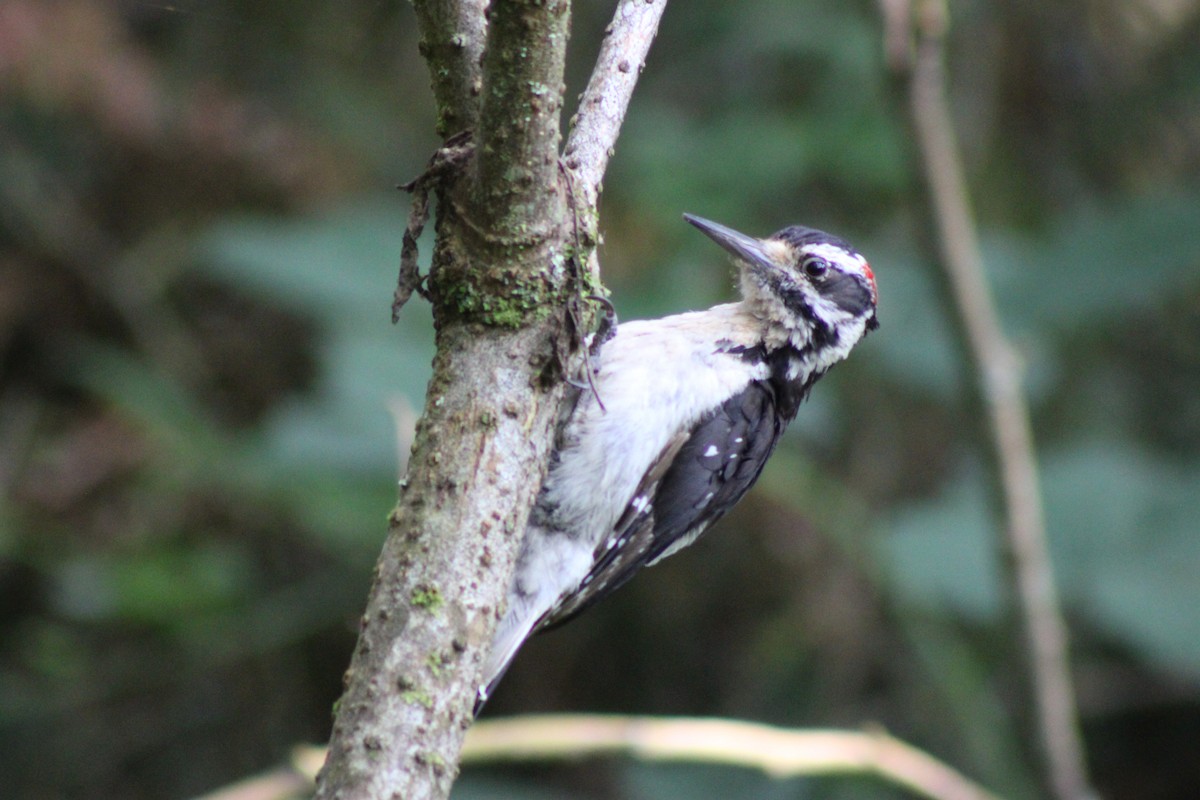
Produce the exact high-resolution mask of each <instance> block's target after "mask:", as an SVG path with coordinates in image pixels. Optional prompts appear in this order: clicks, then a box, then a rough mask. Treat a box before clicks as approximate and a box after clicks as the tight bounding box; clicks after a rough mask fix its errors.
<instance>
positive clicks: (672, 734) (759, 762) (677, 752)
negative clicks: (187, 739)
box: [202, 714, 998, 800]
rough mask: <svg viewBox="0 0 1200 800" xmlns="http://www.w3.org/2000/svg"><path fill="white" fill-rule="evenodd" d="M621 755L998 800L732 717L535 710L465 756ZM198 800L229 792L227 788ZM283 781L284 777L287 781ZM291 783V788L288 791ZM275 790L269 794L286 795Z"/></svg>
mask: <svg viewBox="0 0 1200 800" xmlns="http://www.w3.org/2000/svg"><path fill="white" fill-rule="evenodd" d="M604 755H625V756H630V757H632V758H639V759H642V760H643V761H677V762H689V763H699V764H726V765H730V766H736V767H746V768H748V769H757V770H759V771H761V772H764V773H766V774H767V775H769V776H770V777H772V778H778V779H783V778H794V777H800V776H805V775H874V776H876V777H879V778H881V779H882V780H885V781H888V782H889V783H892V784H895V785H897V786H902V787H904V788H906V789H908V790H910V791H912V792H914V793H916V794H918V795H921V796H922V797H927V798H930V800H998V798H997V796H996V795H995V794H993V793H991V792H990V791H988V790H987V789H985V788H983V787H982V786H979V785H978V784H977V783H975V782H973V781H972V780H970V779H969V778H967V777H965V776H964V775H962V773H960V772H958V771H957V770H955V769H954V768H953V767H950V766H948V765H947V764H945V763H943V762H941V761H939V760H938V759H936V758H934V757H933V756H931V755H929V754H928V753H926V752H924V751H923V750H918V749H917V748H915V747H913V746H912V745H909V744H906V743H905V742H902V741H900V740H899V739H896V738H895V737H893V736H891V735H889V734H887V733H886V732H884V731H883V730H867V731H839V730H788V729H784V728H776V727H772V726H769V725H759V724H756V723H751V722H740V721H736V720H726V719H688V718H680V717H677V718H670V717H617V716H596V715H565V714H564V715H557V714H548V715H531V716H521V717H512V718H509V719H490V720H484V721H482V722H477V723H476V724H475V727H473V728H472V729H471V730H470V731H469V732H468V733H467V739H466V742H465V743H464V745H463V751H462V761H463V763H464V764H465V763H475V764H479V763H488V762H496V761H513V762H525V761H549V760H560V759H563V760H565V759H578V758H585V757H588V756H604ZM324 758H325V753H324V749H323V748H319V747H298V748H296V749H295V751H294V752H293V753H292V767H291V770H286V769H283V770H273V771H272V772H270V773H267V775H265V776H263V777H264V778H266V777H270V778H272V779H273V780H279V776H280V774H287V773H289V772H290V773H291V774H292V775H293V776H295V778H296V779H297V780H300V779H303V778H304V777H307V778H308V779H309V780H311V779H312V777H313V776H314V775H316V772H317V769H318V768H319V767H320V766H321V762H322V761H323V760H324ZM256 780H260V779H253V778H252V779H248V780H247V781H244V782H242V783H239V784H235V785H234V786H233V787H229V788H228V789H225V790H221V791H218V792H215V793H213V794H211V795H208V796H206V797H204V798H203V799H202V800H233V798H234V795H232V794H227V792H230V790H231V789H234V788H236V787H239V786H242V785H251V784H252V782H253V781H256ZM281 785H285V784H282V782H281ZM292 791H294V789H292ZM280 796H281V795H278V794H269V795H264V797H280Z"/></svg>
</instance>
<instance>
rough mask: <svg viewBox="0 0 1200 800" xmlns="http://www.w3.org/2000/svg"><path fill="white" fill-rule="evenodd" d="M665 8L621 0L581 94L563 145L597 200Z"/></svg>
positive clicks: (655, 2) (659, 1) (647, 0)
mask: <svg viewBox="0 0 1200 800" xmlns="http://www.w3.org/2000/svg"><path fill="white" fill-rule="evenodd" d="M666 8H667V0H621V2H620V3H618V5H617V10H616V12H615V13H614V14H613V19H612V22H611V23H609V26H608V28H607V29H606V30H605V36H604V42H603V44H602V45H601V47H600V55H599V56H598V57H597V59H596V67H595V69H593V70H592V77H591V79H590V80H589V81H588V85H587V88H586V89H584V92H583V96H582V97H581V98H580V101H579V110H578V111H577V112H576V114H575V117H574V119H573V120H572V129H571V133H570V136H568V138H567V146H566V148H565V149H564V151H563V156H564V158H565V161H566V165H567V167H568V168H569V169H570V170H572V171H573V172H574V173H575V177H576V180H577V181H578V182H579V183H580V184H581V188H582V190H583V191H584V192H586V197H587V198H588V201H589V203H591V204H593V205H594V204H595V202H596V198H598V197H599V196H600V181H601V180H603V178H604V172H605V170H606V169H608V159H609V157H610V156H611V155H612V153H613V148H614V147H615V146H616V143H617V134H618V133H619V132H620V130H621V123H622V122H623V121H624V119H625V111H626V109H628V108H629V100H630V98H631V97H632V96H633V88H634V86H635V85H636V84H637V80H638V76H639V75H640V74H641V72H642V68H643V67H644V66H645V65H646V54H647V53H649V52H650V45H651V43H652V42H653V41H654V36H655V34H656V33H657V31H658V23H659V20H661V19H662V15H663V12H664V11H666Z"/></svg>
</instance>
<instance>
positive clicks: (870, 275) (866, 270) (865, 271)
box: [863, 259, 879, 300]
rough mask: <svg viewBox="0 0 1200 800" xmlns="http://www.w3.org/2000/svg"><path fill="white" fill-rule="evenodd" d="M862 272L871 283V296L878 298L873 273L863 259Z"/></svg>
mask: <svg viewBox="0 0 1200 800" xmlns="http://www.w3.org/2000/svg"><path fill="white" fill-rule="evenodd" d="M863 274H864V275H866V276H867V282H868V283H870V284H871V296H872V297H873V298H875V299H876V300H878V299H879V289H878V287H876V286H875V273H874V272H872V271H871V265H870V264H868V263H867V261H866V259H863Z"/></svg>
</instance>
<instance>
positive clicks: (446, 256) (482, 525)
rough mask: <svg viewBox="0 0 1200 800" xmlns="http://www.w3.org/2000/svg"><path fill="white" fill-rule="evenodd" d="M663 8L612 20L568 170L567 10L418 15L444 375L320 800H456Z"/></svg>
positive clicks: (349, 679) (468, 5)
mask: <svg viewBox="0 0 1200 800" xmlns="http://www.w3.org/2000/svg"><path fill="white" fill-rule="evenodd" d="M664 5H665V0H657V1H656V0H622V2H620V3H619V5H618V9H617V14H616V17H615V18H614V22H613V26H611V28H610V30H609V32H608V38H607V39H606V41H605V44H604V47H603V49H602V53H601V58H600V60H599V63H598V64H597V68H596V72H595V74H594V75H593V77H592V81H591V83H590V84H589V87H588V91H587V92H586V93H585V106H586V107H585V108H581V112H580V114H579V115H578V118H579V119H580V120H586V124H584V123H582V122H581V123H578V124H577V126H576V130H575V131H574V132H573V137H572V142H570V143H568V147H567V152H568V153H569V154H572V155H571V156H570V162H571V163H570V166H569V167H567V166H560V163H559V158H558V146H559V141H560V132H559V119H560V116H561V108H562V96H563V90H564V89H563V63H564V57H565V52H566V43H567V35H568V28H569V25H568V21H569V15H570V4H569V2H567V0H503V2H495V3H493V4H492V7H491V9H490V15H488V16H487V17H486V20H485V12H484V3H483V2H481V0H440V1H436V0H429V1H427V2H423V3H422V2H419V0H418V2H417V3H416V8H417V15H418V20H419V23H420V25H421V34H422V37H421V43H420V47H421V52H422V54H423V55H424V56H425V58H426V60H427V61H428V62H429V66H430V72H431V75H432V76H433V81H432V84H433V91H434V99H435V102H436V103H437V106H438V131H439V133H440V134H441V135H442V136H443V137H447V138H448V139H449V140H450V141H448V142H447V144H448V145H450V144H453V145H454V148H453V149H454V151H455V152H457V153H459V155H460V156H461V157H459V158H457V159H455V160H454V161H453V163H451V162H450V160H448V159H446V160H443V161H442V162H441V167H440V169H441V171H440V172H439V173H438V174H437V175H436V176H434V169H435V168H431V171H430V173H428V174H427V177H428V176H433V177H430V179H429V185H431V186H432V187H433V188H435V189H436V191H437V195H438V200H439V203H438V208H439V211H438V222H437V244H436V247H435V251H434V257H433V266H432V268H431V274H430V279H429V293H428V294H429V297H430V299H431V301H432V302H433V309H434V324H435V327H436V329H437V355H436V356H435V358H434V363H433V377H432V378H431V380H430V383H429V387H428V390H427V394H426V398H425V408H424V411H423V414H422V417H421V420H420V422H419V423H418V425H417V433H416V437H415V439H414V442H413V447H412V454H411V457H410V460H409V467H408V475H407V477H406V479H405V480H404V481H402V482H401V489H400V498H399V502H398V503H397V505H396V508H395V510H394V511H393V513H392V514H391V516H390V519H389V523H390V525H389V533H388V537H387V540H386V542H385V544H384V547H383V553H382V555H381V556H380V559H379V562H378V564H377V566H376V570H375V578H374V582H373V585H372V587H371V592H370V597H369V599H368V602H367V608H366V612H365V613H364V614H363V617H362V621H361V631H360V635H359V641H358V646H357V647H356V649H355V652H354V656H353V660H352V662H351V665H350V668H349V669H348V670H347V672H346V677H345V685H346V691H345V694H344V695H343V697H342V698H341V700H339V702H338V706H337V709H336V719H335V723H334V729H333V734H332V737H331V740H330V748H329V755H328V758H327V761H326V764H325V767H324V768H323V769H322V771H321V773H320V775H319V776H318V781H317V795H316V796H317V797H318V798H326V799H332V798H335V797H336V798H343V799H345V800H348V799H349V798H362V799H363V800H366V799H368V798H370V799H371V800H375V799H377V798H403V799H404V800H418V799H419V798H439V797H445V796H446V795H447V794H448V793H449V790H450V786H451V784H452V783H453V780H454V777H455V775H456V773H457V763H458V756H459V751H460V749H461V746H462V737H463V734H464V732H465V731H466V729H467V728H468V727H469V726H470V724H471V721H472V716H471V708H472V704H473V701H474V697H475V691H476V687H477V686H478V684H479V681H480V674H479V673H480V669H481V663H482V660H483V658H484V656H485V655H486V651H487V647H488V646H489V645H490V641H491V636H492V631H493V629H494V627H495V624H496V622H497V619H498V617H499V614H500V612H501V611H502V604H503V602H504V597H505V593H506V590H507V587H508V583H509V579H510V576H511V573H512V569H513V564H514V561H515V558H516V553H517V550H518V546H519V540H520V537H521V534H522V533H523V531H524V528H525V521H526V518H527V516H528V513H529V509H530V508H531V506H532V505H533V501H534V499H535V497H536V493H537V490H538V487H539V486H540V485H541V481H542V478H543V477H544V473H545V468H546V462H547V458H548V456H549V452H550V447H551V443H552V439H553V433H554V423H555V421H556V418H557V412H558V405H559V401H560V400H561V397H562V382H561V377H562V370H563V368H564V365H563V362H564V360H567V359H568V358H569V356H570V355H571V353H572V350H573V348H574V346H575V345H576V340H577V339H578V330H577V328H578V326H580V325H583V324H586V323H587V319H586V317H587V315H586V314H585V313H584V310H583V304H582V302H581V298H582V296H583V295H584V294H588V293H590V292H591V291H592V290H591V289H587V288H585V287H590V286H594V285H595V281H596V280H597V278H596V265H595V261H594V255H593V251H594V245H595V241H596V239H597V235H596V214H595V209H596V201H597V198H598V195H599V185H600V180H601V178H602V176H603V174H604V169H605V167H606V165H607V161H608V157H609V155H610V154H611V151H612V146H613V144H614V142H615V139H616V134H617V130H618V129H619V127H620V122H621V120H622V118H623V116H624V110H625V108H626V106H627V104H628V100H629V96H630V95H631V93H632V89H633V85H634V83H635V82H636V77H637V74H638V72H640V68H641V65H642V63H643V60H644V58H645V54H646V51H647V50H648V48H649V44H650V41H651V39H652V38H653V34H654V30H655V29H656V27H657V23H658V19H659V18H660V16H661V14H662V8H663V6H664ZM485 35H486V41H485V40H484V36H485ZM631 65H633V66H634V67H636V69H632V68H631ZM589 97H590V98H591V100H590V101H589V99H588V98H589ZM601 99H603V102H601ZM585 112H587V113H585ZM460 126H463V127H466V128H470V129H471V131H470V132H469V133H462V132H461V131H462V128H461V127H460ZM468 137H469V138H468ZM576 139H578V141H575V140H576ZM448 152H450V149H447V150H443V151H442V154H443V155H444V154H445V153H448ZM436 163H438V162H437V159H436V158H435V164H436ZM568 170H569V171H568Z"/></svg>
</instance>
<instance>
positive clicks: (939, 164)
mask: <svg viewBox="0 0 1200 800" xmlns="http://www.w3.org/2000/svg"><path fill="white" fill-rule="evenodd" d="M888 5H889V6H895V5H898V3H896V2H895V0H888ZM915 12H916V13H915V16H913V17H911V18H912V19H915V25H916V28H915V34H916V43H915V50H913V51H911V52H912V61H911V64H910V65H909V72H908V81H909V82H908V88H909V102H910V109H909V110H910V114H911V117H912V125H913V130H914V132H915V135H916V139H917V144H918V147H919V149H920V153H921V161H922V168H923V169H924V173H925V180H926V182H927V184H928V189H929V195H930V202H931V204H932V207H933V208H932V210H933V215H934V218H935V220H936V224H937V228H938V231H937V233H938V239H939V242H940V246H941V250H942V264H943V267H944V269H945V272H946V277H947V280H948V283H949V286H950V290H951V292H952V294H953V297H954V301H955V305H956V310H957V313H958V315H959V318H960V323H961V326H962V329H963V331H964V332H965V336H966V340H967V345H968V348H969V350H970V354H971V358H972V360H973V361H974V364H975V368H976V371H977V373H978V379H979V390H980V392H981V394H982V397H983V401H984V405H985V407H986V410H987V414H988V422H989V426H990V428H991V432H992V445H993V448H994V457H995V459H996V462H997V466H998V472H999V476H1000V481H1001V485H1002V486H1001V491H1002V494H1003V501H1004V516H1005V521H1006V525H1005V528H1006V533H1007V546H1008V550H1009V552H1010V555H1011V558H1009V559H1006V563H1008V564H1009V566H1010V569H1011V571H1012V575H1011V579H1012V582H1013V584H1014V586H1015V588H1016V593H1017V598H1018V600H1019V607H1020V611H1021V614H1022V618H1023V625H1022V628H1023V630H1024V632H1025V638H1026V644H1027V646H1028V649H1029V666H1030V677H1031V683H1032V687H1033V693H1034V699H1035V707H1036V717H1037V726H1038V731H1039V734H1040V738H1041V741H1042V746H1043V748H1044V752H1045V757H1046V766H1047V771H1048V773H1049V783H1050V785H1051V787H1052V789H1053V791H1054V794H1055V796H1056V797H1058V798H1059V800H1080V799H1081V798H1088V797H1092V796H1094V795H1093V792H1092V790H1091V789H1090V787H1089V785H1088V779H1087V771H1086V766H1085V761H1084V754H1083V746H1082V740H1081V736H1080V733H1079V723H1078V715H1077V711H1076V707H1075V699H1074V690H1073V688H1072V685H1071V675H1070V669H1069V664H1068V653H1067V632H1066V625H1065V623H1064V621H1063V618H1062V613H1061V611H1060V609H1059V601H1058V595H1057V591H1056V589H1055V585H1054V576H1053V570H1052V567H1051V563H1050V555H1049V552H1048V549H1047V546H1046V530H1045V520H1044V515H1043V510H1042V501H1041V493H1040V489H1039V480H1038V471H1037V461H1036V457H1035V451H1034V444H1033V433H1032V427H1031V424H1030V419H1029V409H1028V406H1027V403H1026V400H1025V397H1024V393H1023V389H1022V386H1021V380H1022V374H1021V364H1020V361H1019V359H1018V357H1017V355H1016V353H1015V352H1014V350H1013V347H1012V345H1011V344H1009V342H1008V341H1007V339H1006V338H1005V336H1004V333H1003V331H1002V329H1001V326H1000V321H999V318H998V315H997V312H996V308H995V303H994V302H993V300H992V297H991V292H990V290H989V287H988V285H987V281H986V278H985V275H984V270H983V257H982V254H981V251H980V247H979V241H978V237H977V235H976V228H975V222H974V219H973V218H972V214H971V206H970V199H969V196H968V191H967V185H966V179H965V177H964V175H963V168H962V163H961V157H960V155H959V150H958V144H957V141H956V137H955V131H954V123H953V120H952V117H951V113H950V109H949V104H948V102H947V100H946V80H945V74H944V70H943V62H944V53H943V41H944V37H945V31H946V25H947V11H946V7H945V5H944V3H943V2H942V0H920V1H919V2H918V5H917V6H916V8H915ZM885 19H886V20H887V21H889V22H892V23H895V22H896V21H899V22H900V23H902V24H905V25H907V22H908V20H909V19H910V16H909V14H906V13H905V14H900V13H896V10H895V8H894V7H893V8H892V9H891V10H890V11H887V12H885ZM887 41H888V42H889V43H890V44H889V56H890V58H891V60H892V61H893V64H897V63H898V62H899V57H900V56H901V55H902V53H903V44H902V43H904V42H906V41H909V33H908V32H907V31H899V32H897V31H895V30H891V31H889V32H888V35H887Z"/></svg>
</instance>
